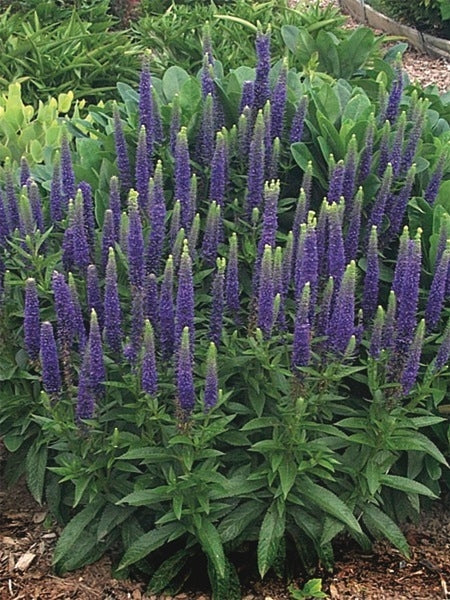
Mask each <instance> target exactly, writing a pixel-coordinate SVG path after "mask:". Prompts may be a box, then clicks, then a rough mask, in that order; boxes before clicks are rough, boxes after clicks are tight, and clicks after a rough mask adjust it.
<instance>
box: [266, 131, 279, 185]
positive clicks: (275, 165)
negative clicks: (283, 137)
mask: <svg viewBox="0 0 450 600" xmlns="http://www.w3.org/2000/svg"><path fill="white" fill-rule="evenodd" d="M280 154H281V142H280V138H278V137H276V138H275V139H274V140H273V144H272V155H271V157H270V164H269V170H268V179H278V171H279V167H280Z"/></svg>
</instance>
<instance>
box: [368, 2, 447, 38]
mask: <svg viewBox="0 0 450 600" xmlns="http://www.w3.org/2000/svg"><path fill="white" fill-rule="evenodd" d="M370 3H371V4H373V6H374V8H377V9H379V10H381V11H382V12H384V13H385V14H387V15H389V16H391V17H393V18H394V19H398V20H399V21H404V22H406V23H407V24H409V25H412V26H414V27H417V28H418V29H421V30H425V31H428V32H429V33H432V34H435V35H436V34H437V35H441V36H444V37H447V38H448V37H449V36H450V23H448V21H449V20H450V8H449V3H448V1H447V0H417V1H416V2H403V1H402V0H392V1H391V0H389V1H387V0H371V2H370Z"/></svg>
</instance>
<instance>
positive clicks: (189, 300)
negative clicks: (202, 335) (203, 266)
mask: <svg viewBox="0 0 450 600" xmlns="http://www.w3.org/2000/svg"><path fill="white" fill-rule="evenodd" d="M185 327H187V328H188V329H189V336H190V344H191V350H192V352H193V351H194V337H195V329H194V282H193V277H192V261H191V257H190V256H189V248H188V244H187V242H185V244H184V247H183V252H182V254H181V261H180V268H179V271H178V290H177V309H176V318H175V343H176V345H178V344H179V343H180V341H181V335H182V332H183V329H184V328H185Z"/></svg>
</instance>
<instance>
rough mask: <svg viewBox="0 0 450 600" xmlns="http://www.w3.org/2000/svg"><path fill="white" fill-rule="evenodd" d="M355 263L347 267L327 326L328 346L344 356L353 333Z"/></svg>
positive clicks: (352, 262)
mask: <svg viewBox="0 0 450 600" xmlns="http://www.w3.org/2000/svg"><path fill="white" fill-rule="evenodd" d="M355 278H356V265H355V261H351V263H350V264H349V265H348V266H347V268H346V270H345V273H344V276H343V278H342V281H341V285H340V287H339V292H338V295H337V298H336V303H335V306H334V309H333V311H332V315H331V319H330V325H329V331H328V336H329V346H330V348H331V349H332V350H333V351H334V352H335V353H337V354H344V353H345V351H346V350H347V346H348V344H349V342H350V339H351V337H352V336H353V335H354V333H355V322H354V321H355Z"/></svg>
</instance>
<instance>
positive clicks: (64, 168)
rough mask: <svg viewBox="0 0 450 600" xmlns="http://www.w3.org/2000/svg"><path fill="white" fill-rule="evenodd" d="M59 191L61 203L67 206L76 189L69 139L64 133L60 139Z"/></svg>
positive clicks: (72, 198)
mask: <svg viewBox="0 0 450 600" xmlns="http://www.w3.org/2000/svg"><path fill="white" fill-rule="evenodd" d="M61 189H62V198H63V203H64V205H65V206H67V205H68V203H69V200H74V198H75V193H76V187H75V174H74V172H73V166H72V155H71V153H70V146H69V138H68V137H67V134H66V133H64V134H63V136H62V138H61Z"/></svg>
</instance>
